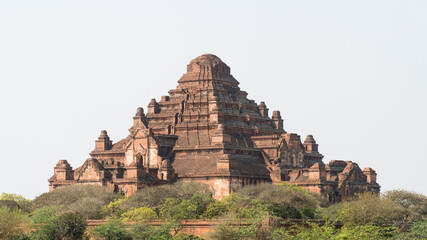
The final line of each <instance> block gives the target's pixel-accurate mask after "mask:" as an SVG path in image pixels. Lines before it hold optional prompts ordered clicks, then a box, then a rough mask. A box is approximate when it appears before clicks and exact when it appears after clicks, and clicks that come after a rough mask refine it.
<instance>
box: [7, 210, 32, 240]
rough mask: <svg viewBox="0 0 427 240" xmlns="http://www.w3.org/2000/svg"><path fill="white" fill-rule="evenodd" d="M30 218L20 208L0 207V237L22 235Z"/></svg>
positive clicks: (27, 227)
mask: <svg viewBox="0 0 427 240" xmlns="http://www.w3.org/2000/svg"><path fill="white" fill-rule="evenodd" d="M30 223H31V220H30V219H29V218H28V216H27V215H26V214H25V213H23V212H22V211H21V210H20V209H9V208H8V207H1V208H0V239H14V238H18V237H21V236H24V235H25V233H26V232H27V231H28V230H29V226H30Z"/></svg>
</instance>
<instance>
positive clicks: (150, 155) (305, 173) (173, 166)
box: [49, 54, 380, 202]
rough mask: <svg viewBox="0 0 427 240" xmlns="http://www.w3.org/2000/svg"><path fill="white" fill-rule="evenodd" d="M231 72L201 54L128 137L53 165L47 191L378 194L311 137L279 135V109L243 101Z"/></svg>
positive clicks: (371, 176)
mask: <svg viewBox="0 0 427 240" xmlns="http://www.w3.org/2000/svg"><path fill="white" fill-rule="evenodd" d="M247 95H248V94H247V93H246V92H245V91H242V90H241V89H240V88H239V82H238V81H237V80H236V79H235V78H234V77H233V76H232V75H231V74H230V68H229V67H228V66H227V65H226V64H225V63H224V62H222V61H221V59H220V58H218V57H217V56H215V55H212V54H203V55H201V56H199V57H197V58H195V59H193V60H192V61H191V62H190V63H189V64H188V65H187V73H185V74H184V75H183V76H182V77H181V78H180V79H179V80H178V86H177V87H176V89H172V90H170V91H169V95H168V96H162V97H161V98H160V101H157V100H156V99H154V98H153V99H151V101H150V103H149V104H148V107H147V109H146V113H145V112H144V109H143V108H141V107H139V108H138V109H137V110H136V114H135V116H134V117H133V125H132V126H131V127H130V129H129V135H128V136H127V137H126V138H124V139H122V140H120V141H118V142H116V143H113V141H112V140H111V139H110V138H109V136H108V134H107V132H106V131H105V130H102V131H101V135H100V136H99V138H98V140H96V141H95V149H94V150H93V151H92V152H91V153H90V156H91V158H89V159H87V160H86V161H85V162H84V163H83V165H82V166H80V167H78V168H76V169H73V168H72V167H71V166H70V165H69V163H68V162H67V161H66V160H60V161H59V162H58V164H57V165H56V166H55V167H54V175H53V176H52V177H51V178H50V179H49V188H50V191H52V190H54V189H55V188H57V187H59V186H64V185H71V184H99V185H103V186H106V187H108V188H110V189H111V191H114V192H120V193H122V194H125V195H131V194H133V193H135V192H136V191H137V190H138V189H142V188H145V187H149V186H154V185H159V184H170V183H173V182H175V181H177V180H182V181H197V182H201V183H206V184H208V185H209V186H210V188H211V190H212V192H213V194H214V197H215V198H217V199H221V198H222V197H224V196H227V195H228V194H229V193H230V192H231V191H234V190H236V189H238V188H241V187H243V186H246V185H253V184H260V183H273V184H278V183H281V182H288V183H291V184H296V185H299V186H301V187H303V188H304V189H306V190H308V191H311V192H315V193H319V194H322V195H323V196H325V197H327V198H328V199H329V200H330V201H331V202H337V201H341V200H344V199H346V198H348V197H351V196H353V195H354V194H355V193H358V192H365V191H372V192H375V193H379V190H380V186H379V185H378V183H377V182H376V173H375V171H374V170H373V169H371V168H365V169H363V170H361V168H360V167H359V166H358V165H357V164H356V163H354V162H351V161H342V160H333V161H330V162H329V164H324V163H323V161H322V160H323V155H322V154H320V152H319V145H318V144H317V143H316V141H315V140H314V138H313V136H312V135H308V136H307V137H306V138H305V140H304V141H303V142H302V141H301V137H300V136H299V135H297V134H295V133H288V132H286V131H285V130H284V124H283V119H282V116H281V114H280V112H279V111H273V112H272V115H271V117H270V115H269V109H268V108H267V105H266V104H265V103H264V102H260V103H259V104H257V103H256V102H255V101H254V100H250V99H248V98H247Z"/></svg>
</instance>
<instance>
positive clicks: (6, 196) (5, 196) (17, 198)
mask: <svg viewBox="0 0 427 240" xmlns="http://www.w3.org/2000/svg"><path fill="white" fill-rule="evenodd" d="M0 200H10V201H14V202H16V203H17V204H18V205H19V208H21V209H22V210H24V211H29V206H30V203H31V201H30V200H28V199H26V198H25V197H23V196H22V195H19V194H15V193H2V194H1V196H0Z"/></svg>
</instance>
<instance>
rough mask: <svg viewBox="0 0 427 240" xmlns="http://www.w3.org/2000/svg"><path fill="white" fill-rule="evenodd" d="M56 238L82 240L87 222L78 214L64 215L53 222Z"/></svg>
mask: <svg viewBox="0 0 427 240" xmlns="http://www.w3.org/2000/svg"><path fill="white" fill-rule="evenodd" d="M55 227H56V236H57V238H59V239H62V240H79V239H83V236H84V233H85V231H86V227H87V222H86V219H85V217H83V216H82V215H80V214H79V213H65V214H63V215H61V216H60V217H59V218H58V220H56V222H55Z"/></svg>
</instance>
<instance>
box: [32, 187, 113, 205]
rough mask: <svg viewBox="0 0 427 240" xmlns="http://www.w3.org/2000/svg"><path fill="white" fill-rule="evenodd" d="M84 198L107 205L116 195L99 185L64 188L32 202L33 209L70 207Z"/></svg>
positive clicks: (43, 195) (42, 195)
mask: <svg viewBox="0 0 427 240" xmlns="http://www.w3.org/2000/svg"><path fill="white" fill-rule="evenodd" d="M83 198H95V199H98V200H99V201H101V202H102V203H103V204H104V205H107V204H108V203H109V202H111V201H113V200H114V199H115V194H114V193H113V192H111V191H110V190H108V189H107V188H106V187H102V186H97V185H82V184H76V185H72V186H64V187H59V188H57V189H55V190H54V191H52V192H47V193H43V194H41V195H40V196H38V197H36V198H35V199H34V200H33V202H32V209H37V208H40V207H45V206H60V205H62V206H64V207H68V206H69V205H71V204H73V203H75V202H77V201H78V200H80V199H83Z"/></svg>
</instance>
